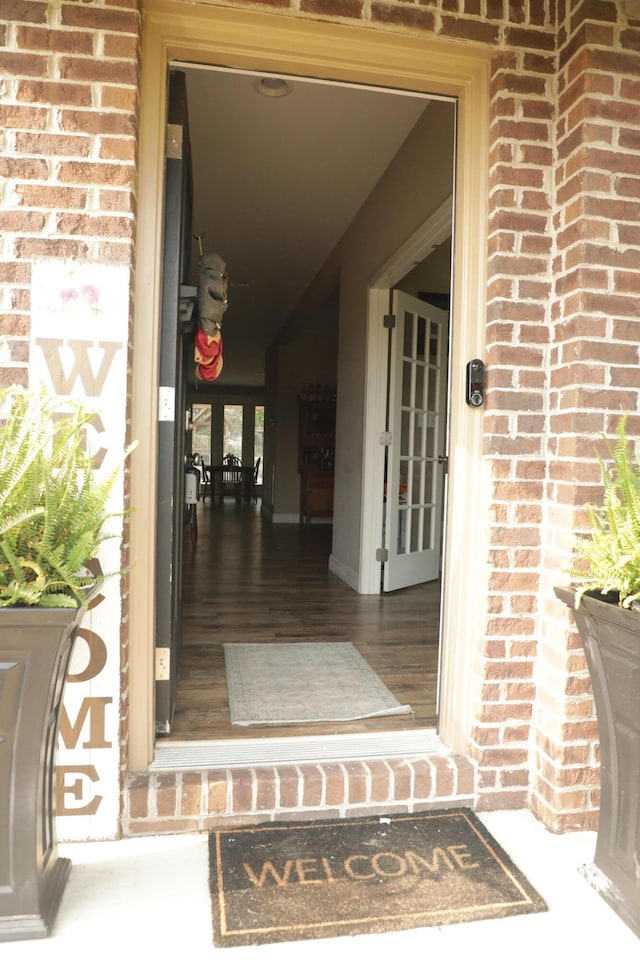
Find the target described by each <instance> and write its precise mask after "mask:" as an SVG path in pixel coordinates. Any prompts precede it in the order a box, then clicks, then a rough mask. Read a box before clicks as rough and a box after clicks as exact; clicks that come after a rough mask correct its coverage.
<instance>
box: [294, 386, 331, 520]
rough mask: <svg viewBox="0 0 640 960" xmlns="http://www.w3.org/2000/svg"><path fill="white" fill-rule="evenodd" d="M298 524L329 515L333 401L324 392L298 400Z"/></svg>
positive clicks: (329, 395)
mask: <svg viewBox="0 0 640 960" xmlns="http://www.w3.org/2000/svg"><path fill="white" fill-rule="evenodd" d="M298 422H299V431H298V471H299V473H300V523H310V522H311V519H312V518H313V517H331V516H333V460H334V452H335V431H336V402H335V395H334V394H332V393H331V392H329V391H327V392H325V393H322V394H320V395H319V396H316V397H308V396H303V397H301V398H300V400H299V421H298Z"/></svg>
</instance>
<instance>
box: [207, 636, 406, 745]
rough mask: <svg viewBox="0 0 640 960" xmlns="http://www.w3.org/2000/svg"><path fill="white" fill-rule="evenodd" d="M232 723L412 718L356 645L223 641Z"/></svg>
mask: <svg viewBox="0 0 640 960" xmlns="http://www.w3.org/2000/svg"><path fill="white" fill-rule="evenodd" d="M224 658H225V668H226V676H227V690H228V692H229V710H230V713H231V723H232V724H236V725H237V726H242V727H247V726H249V725H250V724H254V723H255V724H258V723H262V724H264V723H277V724H284V723H317V722H322V721H331V720H335V721H349V720H363V719H365V718H366V717H386V716H393V715H396V714H411V713H412V710H411V707H410V706H403V705H402V704H401V703H400V702H399V701H398V700H397V699H396V698H395V697H394V695H393V694H392V693H391V691H390V690H389V689H388V688H387V687H386V686H385V685H384V683H383V682H382V680H381V679H380V677H379V676H378V675H377V674H376V673H375V672H374V671H373V670H372V669H371V667H370V666H369V664H368V663H367V661H366V660H365V659H364V658H363V657H362V656H361V655H360V654H359V653H358V651H357V650H356V648H355V647H354V646H353V644H352V643H225V644H224Z"/></svg>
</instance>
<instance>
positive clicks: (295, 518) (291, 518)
mask: <svg viewBox="0 0 640 960" xmlns="http://www.w3.org/2000/svg"><path fill="white" fill-rule="evenodd" d="M271 519H272V521H273V522H274V523H300V514H299V513H274V514H272V515H271Z"/></svg>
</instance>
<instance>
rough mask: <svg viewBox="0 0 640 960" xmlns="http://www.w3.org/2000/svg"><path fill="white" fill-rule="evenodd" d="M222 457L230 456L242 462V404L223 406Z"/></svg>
mask: <svg viewBox="0 0 640 960" xmlns="http://www.w3.org/2000/svg"><path fill="white" fill-rule="evenodd" d="M222 453H223V456H227V454H229V453H230V454H231V455H232V456H234V457H237V458H238V460H240V461H242V404H241V403H231V404H227V403H225V405H224V438H223V443H222Z"/></svg>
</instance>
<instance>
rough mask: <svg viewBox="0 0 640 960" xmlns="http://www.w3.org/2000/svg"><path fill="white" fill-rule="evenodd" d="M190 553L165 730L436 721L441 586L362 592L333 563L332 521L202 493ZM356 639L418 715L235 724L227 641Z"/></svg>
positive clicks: (266, 732)
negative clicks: (278, 515) (297, 517)
mask: <svg viewBox="0 0 640 960" xmlns="http://www.w3.org/2000/svg"><path fill="white" fill-rule="evenodd" d="M197 511H198V541H197V545H196V547H195V549H194V550H193V551H191V549H190V547H189V545H188V537H186V540H187V547H186V555H185V561H184V607H183V610H184V619H183V653H182V670H181V676H180V682H179V687H178V698H177V705H176V710H175V716H174V723H173V728H172V732H171V734H170V735H169V738H170V739H174V740H212V739H213V740H217V739H227V738H231V737H256V736H258V737H282V736H296V735H299V736H302V735H305V734H309V733H313V734H317V735H325V734H326V735H332V734H335V733H362V732H372V731H384V730H405V729H406V730H412V729H419V728H425V727H434V726H435V720H436V715H435V704H436V679H437V664H438V631H439V608H440V584H439V582H438V581H436V582H434V583H431V584H423V585H420V586H417V587H412V588H410V589H407V590H402V591H398V592H396V593H394V594H386V595H380V596H361V595H359V594H358V593H356V592H355V591H354V590H352V589H351V588H350V587H349V586H347V585H346V584H345V583H343V582H342V581H341V580H339V579H338V578H337V577H335V576H334V575H333V574H332V573H330V572H329V569H328V562H329V555H330V552H331V531H332V528H331V526H330V525H329V524H311V525H309V526H302V527H300V526H298V525H297V524H290V525H280V526H278V525H273V524H271V523H268V522H263V521H262V520H261V517H260V507H259V505H255V504H236V502H235V501H234V500H231V499H227V500H225V501H224V503H215V504H212V503H211V501H210V500H209V499H207V501H206V502H205V503H202V502H201V503H199V504H198V506H197ZM305 640H313V641H320V642H332V641H351V642H352V643H353V644H354V646H355V647H356V648H357V650H358V651H359V652H360V653H361V654H362V656H363V657H364V658H365V659H366V660H367V662H368V663H369V665H370V666H371V667H372V668H373V669H374V670H375V671H376V673H377V674H378V676H379V677H380V678H381V679H382V680H383V681H384V683H385V684H386V685H387V686H388V687H389V689H390V690H391V691H392V693H394V694H395V696H396V697H397V698H398V700H400V702H401V703H408V704H410V705H411V707H412V708H413V717H411V716H404V717H403V716H397V717H380V718H375V719H370V720H363V721H359V722H357V723H341V724H340V725H339V728H337V727H336V725H335V724H331V725H327V724H321V723H313V724H306V725H302V726H296V727H293V726H287V727H278V726H251V727H238V726H231V724H230V723H229V708H228V699H227V689H226V681H225V672H224V654H223V649H222V645H223V644H224V643H237V642H247V643H249V642H253V643H279V642H280V643H282V642H289V643H293V642H302V641H305Z"/></svg>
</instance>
